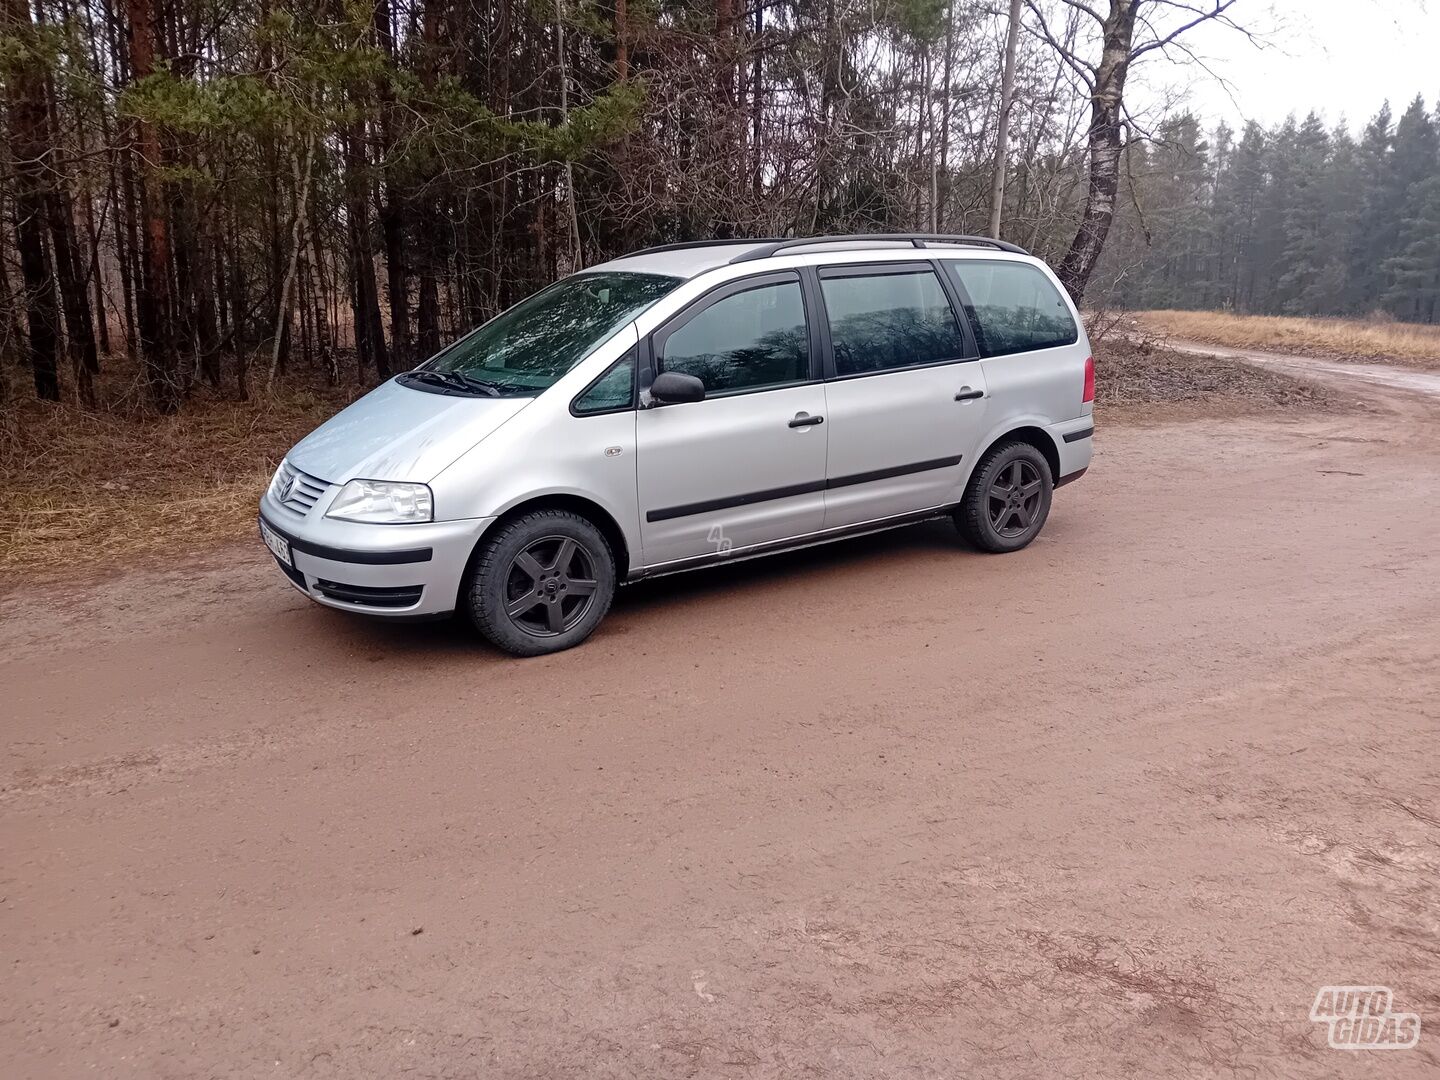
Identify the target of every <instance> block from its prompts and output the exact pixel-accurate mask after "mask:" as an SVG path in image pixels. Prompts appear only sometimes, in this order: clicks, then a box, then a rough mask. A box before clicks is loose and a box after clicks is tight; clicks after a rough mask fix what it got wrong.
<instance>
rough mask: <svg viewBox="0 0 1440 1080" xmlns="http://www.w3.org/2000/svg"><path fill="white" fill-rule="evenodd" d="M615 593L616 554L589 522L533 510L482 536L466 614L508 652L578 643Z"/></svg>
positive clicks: (534, 653)
mask: <svg viewBox="0 0 1440 1080" xmlns="http://www.w3.org/2000/svg"><path fill="white" fill-rule="evenodd" d="M614 597H615V557H614V556H613V555H612V554H611V552H610V545H609V544H608V543H606V542H605V537H604V535H603V534H601V532H600V530H599V529H597V528H596V527H595V526H594V525H593V524H592V523H591V522H590V521H588V520H587V519H585V518H583V517H581V516H580V515H579V514H572V513H570V512H568V511H565V510H539V511H536V512H534V513H531V514H525V515H522V516H521V517H518V518H516V519H515V520H514V521H509V522H506V523H505V524H504V525H502V526H500V527H499V528H498V529H497V530H496V531H495V533H494V535H493V536H490V537H487V538H486V540H485V542H484V546H483V547H482V549H481V551H480V554H479V556H478V558H477V559H476V562H475V570H474V573H473V574H472V575H471V579H470V595H469V600H470V618H471V621H472V622H474V624H475V627H476V629H478V630H479V631H480V633H481V634H483V635H484V636H485V638H486V639H487V640H488V641H490V642H491V643H492V644H494V645H496V646H498V647H500V648H501V649H504V650H505V651H506V652H508V653H510V654H511V655H512V656H541V655H543V654H545V653H552V652H559V651H560V650H561V649H568V648H570V647H571V646H572V645H579V644H580V642H582V641H584V640H585V639H586V638H587V637H589V636H590V634H591V633H592V632H593V631H594V629H595V627H597V626H599V625H600V620H601V619H603V618H604V617H605V613H606V612H607V611H608V610H609V609H610V601H611V600H612V599H614Z"/></svg>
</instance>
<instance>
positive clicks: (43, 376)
mask: <svg viewBox="0 0 1440 1080" xmlns="http://www.w3.org/2000/svg"><path fill="white" fill-rule="evenodd" d="M0 11H3V12H4V16H5V17H4V22H3V24H0V31H3V33H4V34H5V36H7V37H14V38H19V39H20V40H21V41H22V42H23V43H24V44H25V45H26V46H27V49H26V52H27V56H26V58H25V59H24V60H23V61H21V62H20V63H17V64H16V66H15V67H14V68H13V69H12V75H11V78H10V81H9V87H8V90H9V95H10V107H9V113H10V154H11V158H12V162H13V168H14V172H15V248H16V250H17V251H18V252H19V254H20V276H21V281H22V282H23V284H24V288H25V295H24V303H25V309H26V321H27V328H28V330H29V346H30V349H29V359H30V369H31V373H32V375H33V378H34V380H35V394H36V396H37V397H40V398H44V399H46V400H48V401H59V400H60V372H59V367H58V364H57V355H56V354H57V351H58V348H59V342H60V310H59V305H58V304H57V302H56V297H55V277H54V274H53V272H52V270H51V266H50V253H49V251H48V250H47V249H46V247H45V202H46V197H45V193H46V190H47V187H48V182H47V173H48V169H49V165H48V163H47V162H46V161H45V155H46V154H47V152H48V149H49V148H48V140H47V138H46V128H47V127H48V126H49V125H48V123H47V114H46V111H45V79H44V75H43V72H41V71H39V70H37V61H36V60H35V59H34V57H35V56H36V53H37V52H38V48H37V43H36V41H35V32H34V25H33V23H32V22H31V19H30V7H29V4H28V3H27V2H26V0H4V7H3V8H0ZM31 50H34V51H31Z"/></svg>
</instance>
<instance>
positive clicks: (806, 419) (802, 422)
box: [790, 412, 825, 427]
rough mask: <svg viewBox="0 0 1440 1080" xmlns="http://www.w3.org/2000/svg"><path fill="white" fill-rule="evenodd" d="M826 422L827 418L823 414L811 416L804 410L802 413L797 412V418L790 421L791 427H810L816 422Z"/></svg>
mask: <svg viewBox="0 0 1440 1080" xmlns="http://www.w3.org/2000/svg"><path fill="white" fill-rule="evenodd" d="M824 422H825V418H824V417H823V416H810V415H808V414H806V413H803V412H802V413H796V414H795V419H793V420H791V421H790V426H791V427H810V426H812V425H814V424H823V423H824Z"/></svg>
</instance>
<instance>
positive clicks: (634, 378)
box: [570, 344, 640, 419]
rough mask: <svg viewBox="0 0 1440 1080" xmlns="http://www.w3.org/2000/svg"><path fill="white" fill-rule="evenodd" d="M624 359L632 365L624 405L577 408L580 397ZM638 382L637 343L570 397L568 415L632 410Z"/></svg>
mask: <svg viewBox="0 0 1440 1080" xmlns="http://www.w3.org/2000/svg"><path fill="white" fill-rule="evenodd" d="M626 361H629V362H630V363H631V364H632V365H633V366H632V368H631V370H630V400H629V401H628V402H626V403H625V404H624V405H615V406H613V407H612V408H609V409H589V410H586V409H581V408H577V406H578V405H579V404H580V399H581V398H583V397H584V396H585V395H586V394H588V393H590V391H591V390H594V389H595V387H596V386H597V385H598V384H599V383H600V381H601V380H602V379H604V378H606V377H607V376H608V375H609V374H610V373H611V372H612V371H614V370H615V369H616V368H617V367H619V366H620V365H621V364H623V363H625V362H626ZM639 382H640V346H639V345H638V344H637V345H631V346H630V348H628V349H626V350H625V352H624V353H623V354H622V355H621V356H620V358H619V359H618V360H616V361H615V362H614V363H613V364H611V365H610V366H609V367H607V368H606V369H605V370H604V371H602V372H601V373H600V374H599V375H597V376H596V377H595V378H594V379H592V380H590V385H589V386H587V387H585V389H584V390H581V391H580V392H579V393H578V394H576V395H575V396H574V397H573V398H571V399H570V415H571V416H573V417H575V418H576V419H584V418H586V417H590V416H613V415H614V414H615V413H622V412H634V411H635V399H636V397H637V395H636V392H635V387H636V386H637V385H639Z"/></svg>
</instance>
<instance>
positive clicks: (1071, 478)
mask: <svg viewBox="0 0 1440 1080" xmlns="http://www.w3.org/2000/svg"><path fill="white" fill-rule="evenodd" d="M1089 468H1090V466H1088V465H1087V466H1085V468H1083V469H1077V470H1076V471H1075V472H1072V473H1070V474H1069V475H1068V476H1062V477H1060V479H1059V480H1056V481H1055V486H1056V487H1057V488H1062V487H1064V486H1065V485H1066V484H1073V483H1074V482H1075V481H1076V480H1079V479H1080V477H1082V476H1084V475H1085V473H1086V472H1088V471H1089Z"/></svg>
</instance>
